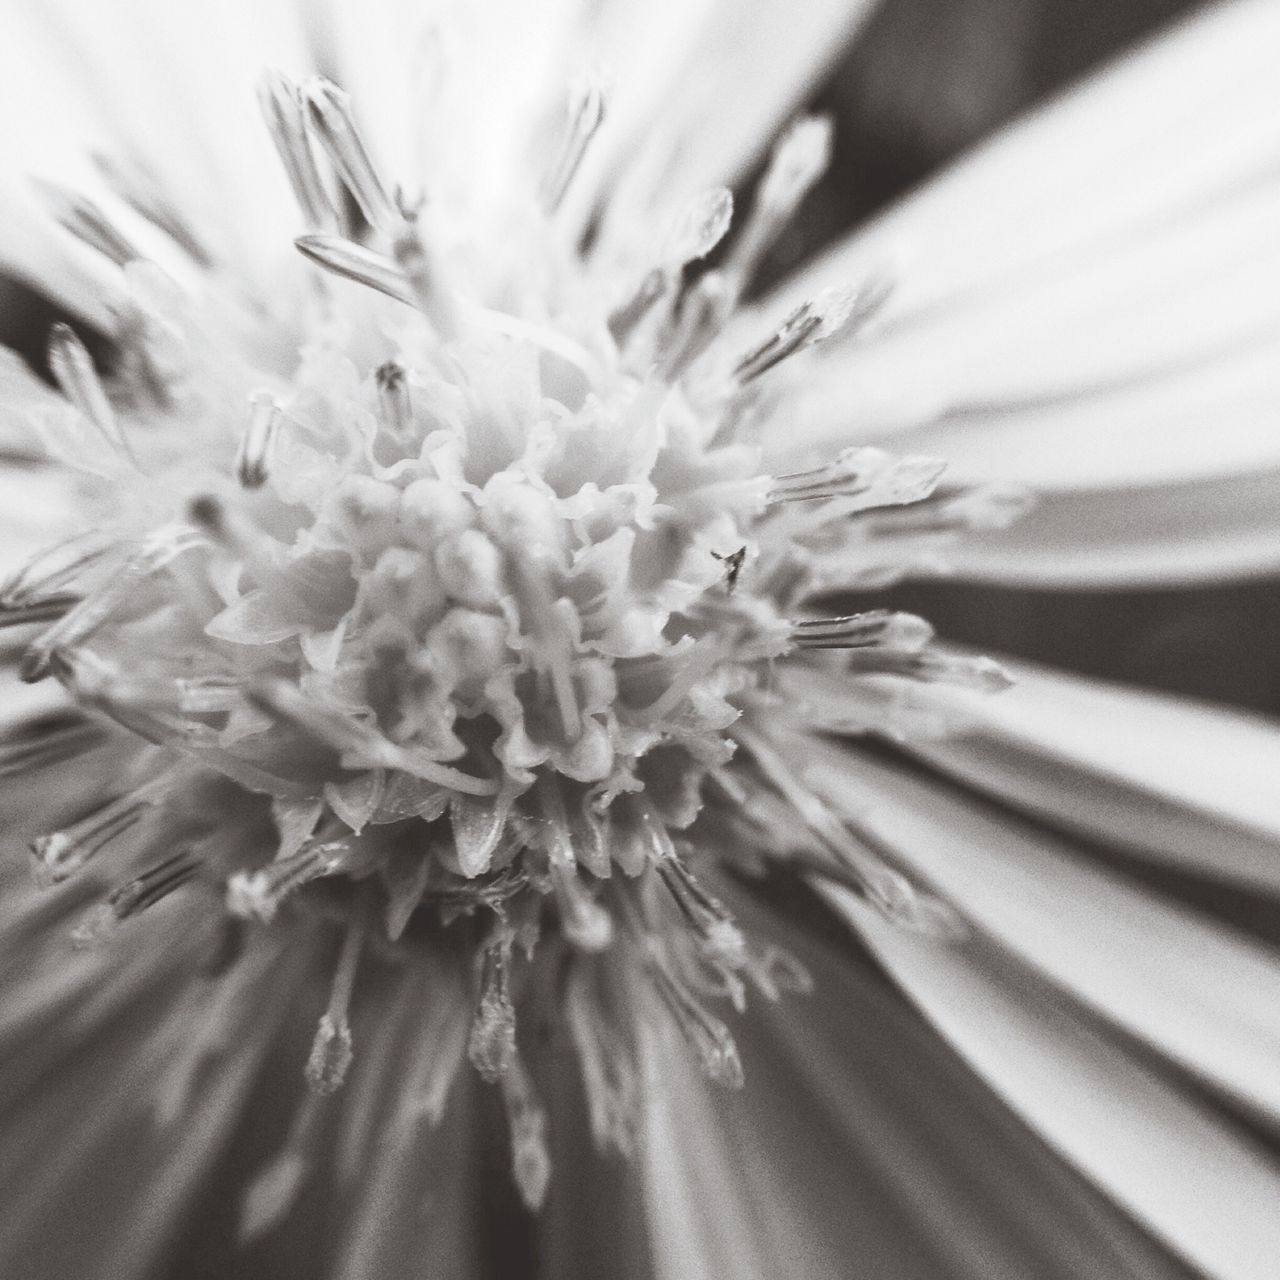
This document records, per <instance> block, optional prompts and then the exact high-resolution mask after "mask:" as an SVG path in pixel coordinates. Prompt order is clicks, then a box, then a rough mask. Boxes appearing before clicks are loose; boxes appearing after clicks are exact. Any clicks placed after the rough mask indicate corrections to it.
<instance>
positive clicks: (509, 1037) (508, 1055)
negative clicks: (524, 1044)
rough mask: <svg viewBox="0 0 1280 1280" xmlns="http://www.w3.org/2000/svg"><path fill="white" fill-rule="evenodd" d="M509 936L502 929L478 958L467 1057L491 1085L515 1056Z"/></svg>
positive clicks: (508, 1067)
mask: <svg viewBox="0 0 1280 1280" xmlns="http://www.w3.org/2000/svg"><path fill="white" fill-rule="evenodd" d="M511 942H512V938H511V933H510V931H509V930H508V929H505V928H503V929H501V930H500V931H499V933H498V936H497V938H496V939H495V940H494V941H493V942H491V943H489V945H488V946H487V947H485V949H484V952H483V954H482V955H481V957H480V999H479V1001H478V1002H477V1004H476V1012H475V1017H474V1019H473V1020H472V1023H471V1034H470V1036H469V1038H468V1040H467V1055H468V1057H470V1059H471V1062H472V1065H473V1066H474V1067H475V1069H476V1070H477V1071H478V1072H479V1073H480V1076H481V1078H482V1079H484V1080H487V1081H488V1082H489V1083H490V1084H492V1083H493V1082H494V1081H496V1080H499V1079H501V1078H502V1076H504V1075H505V1074H506V1073H507V1071H508V1070H509V1069H510V1067H511V1064H512V1062H513V1061H514V1060H515V1056H516V1011H515V1008H514V1006H513V1005H512V1003H511Z"/></svg>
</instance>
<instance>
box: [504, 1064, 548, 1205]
mask: <svg viewBox="0 0 1280 1280" xmlns="http://www.w3.org/2000/svg"><path fill="white" fill-rule="evenodd" d="M501 1086H502V1099H503V1101H504V1102H505V1103H506V1108H507V1123H508V1124H509V1125H510V1128H511V1171H512V1176H513V1177H514V1179H515V1184H516V1189H517V1190H518V1191H519V1192H520V1198H521V1200H523V1201H524V1203H525V1205H526V1207H527V1208H529V1209H530V1210H531V1211H534V1212H536V1211H537V1210H538V1209H540V1208H541V1207H542V1202H543V1200H544V1199H545V1198H546V1194H547V1184H548V1182H550V1180H551V1156H550V1154H549V1153H548V1151H547V1113H546V1109H545V1108H544V1107H543V1106H542V1104H541V1103H540V1102H539V1101H538V1099H537V1096H536V1095H535V1093H534V1090H533V1081H532V1080H530V1078H529V1073H528V1072H527V1071H526V1070H525V1067H524V1064H523V1063H522V1062H521V1061H520V1060H519V1057H516V1058H515V1059H514V1060H513V1062H512V1064H511V1066H510V1068H509V1069H508V1070H507V1071H505V1072H503V1075H502V1079H501Z"/></svg>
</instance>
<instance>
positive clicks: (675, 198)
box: [583, 0, 875, 231]
mask: <svg viewBox="0 0 1280 1280" xmlns="http://www.w3.org/2000/svg"><path fill="white" fill-rule="evenodd" d="M664 7H667V8H670V9H672V10H674V11H679V10H680V9H681V8H687V7H686V6H677V5H669V6H664ZM874 8H875V3H874V0H802V2H801V3H793V4H787V5H780V4H777V3H775V2H774V0H713V2H712V3H703V4H701V5H700V6H698V10H699V14H700V21H698V23H697V25H692V24H690V23H689V15H688V14H687V13H686V14H685V15H683V16H681V17H680V19H679V22H680V23H681V24H684V26H685V35H684V39H683V41H679V40H678V39H677V41H676V42H675V43H674V44H673V43H671V42H669V41H668V38H667V35H668V30H669V29H671V28H667V27H664V26H663V25H662V24H660V23H656V22H654V21H653V20H652V16H651V14H650V13H649V11H648V10H647V9H636V8H635V6H619V12H620V13H621V14H622V16H623V20H622V21H621V22H619V23H617V24H616V26H615V29H614V30H612V31H609V32H607V35H608V41H607V43H606V44H605V45H604V47H603V49H602V52H603V54H604V56H606V57H608V56H609V53H610V52H613V53H614V54H615V56H616V57H617V60H618V71H617V79H618V90H617V95H616V96H617V108H618V110H617V116H618V118H617V121H616V123H615V124H613V125H611V126H610V127H609V130H608V136H607V137H605V136H602V138H601V140H600V144H601V145H600V148H599V152H598V154H597V155H595V156H593V157H592V158H591V160H592V170H591V173H590V174H586V173H584V183H583V186H584V189H586V190H590V189H591V187H592V184H591V177H592V176H595V175H599V177H600V178H603V179H605V180H606V181H607V182H613V181H616V180H618V178H619V175H620V173H621V171H622V170H623V169H624V168H626V167H629V166H632V165H634V170H633V172H632V174H631V176H630V178H629V179H628V178H627V177H625V176H624V177H622V178H621V185H620V188H619V191H618V192H617V194H616V196H615V197H613V200H614V202H615V203H616V206H617V207H616V209H613V210H611V213H618V214H621V215H623V218H624V220H625V221H628V222H629V221H631V219H632V218H633V217H638V216H641V212H642V211H643V212H647V213H648V214H649V215H650V216H652V214H653V212H654V211H655V210H662V211H667V212H669V211H670V210H672V209H673V208H678V207H680V206H681V205H682V204H683V203H684V202H685V201H687V200H688V199H689V198H690V197H691V196H693V195H695V194H696V193H698V192H700V191H702V190H704V189H706V188H707V187H710V186H713V185H715V184H716V183H721V182H725V181H729V180H732V179H734V178H736V177H740V176H741V175H742V173H743V172H744V171H745V170H746V169H747V167H748V166H749V165H750V164H751V162H752V161H753V160H755V159H756V158H757V157H758V156H759V155H760V154H761V152H762V151H763V150H764V148H765V147H766V146H767V145H768V144H769V142H770V141H771V140H772V138H773V136H774V134H775V133H776V131H777V129H778V127H779V126H780V125H781V124H782V123H783V122H784V121H785V119H786V117H787V115H788V113H789V112H791V111H793V110H795V109H796V108H797V107H798V106H799V105H800V104H801V103H802V102H803V101H804V98H805V96H806V95H807V94H808V93H810V92H811V91H812V90H813V89H814V88H816V86H817V84H818V83H819V81H820V79H821V77H822V75H823V74H824V72H825V71H826V70H827V69H828V68H829V67H830V66H831V65H832V63H834V61H835V60H836V58H837V57H838V56H839V54H840V53H841V52H842V51H843V49H844V47H845V45H846V44H847V43H848V41H849V40H850V39H852V38H853V36H854V35H855V33H856V32H857V30H858V28H859V26H860V25H861V23H862V22H863V21H864V20H865V19H866V18H867V17H868V16H869V15H870V13H871V12H872V11H873V10H874ZM628 9H630V10H631V11H632V12H631V13H630V14H628V13H627V10H628ZM646 28H647V31H646ZM655 37H656V39H655ZM586 207H589V202H584V208H586ZM630 229H631V230H633V231H634V227H632V228H630Z"/></svg>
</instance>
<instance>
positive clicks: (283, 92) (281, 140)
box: [258, 71, 337, 230]
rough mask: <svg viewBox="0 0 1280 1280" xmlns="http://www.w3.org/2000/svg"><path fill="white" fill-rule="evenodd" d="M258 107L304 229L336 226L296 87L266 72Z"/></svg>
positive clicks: (279, 73) (259, 90)
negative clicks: (298, 210)
mask: <svg viewBox="0 0 1280 1280" xmlns="http://www.w3.org/2000/svg"><path fill="white" fill-rule="evenodd" d="M258 105H259V106H260V107H261V108H262V115H263V118H264V119H265V120H266V122H267V130H268V132H270V134H271V141H272V142H273V143H274V144H275V148H276V152H277V153H278V155H279V156H280V162H281V164H282V165H283V166H284V171H285V174H286V175H287V177H288V179H289V185H290V186H291V187H292V188H293V194H294V198H295V199H296V200H297V202H298V207H299V208H300V209H301V210H302V216H303V218H304V219H305V221H306V224H307V226H308V227H314V228H316V229H326V230H327V229H329V228H332V227H334V226H336V225H337V215H336V214H335V213H334V210H333V204H332V202H331V201H330V199H329V193H328V191H327V190H326V189H325V185H324V179H323V178H322V177H321V176H320V170H319V168H318V166H317V165H316V157H315V152H314V151H312V149H311V136H310V134H309V133H308V131H307V123H306V115H305V112H304V110H303V105H302V94H301V92H300V91H299V89H298V86H297V85H296V84H294V83H293V81H292V80H290V79H289V78H288V76H286V75H284V74H283V73H282V72H279V71H267V72H266V73H265V74H264V75H263V77H262V80H261V82H260V83H259V85H258Z"/></svg>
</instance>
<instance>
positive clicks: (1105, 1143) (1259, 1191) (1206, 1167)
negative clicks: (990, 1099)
mask: <svg viewBox="0 0 1280 1280" xmlns="http://www.w3.org/2000/svg"><path fill="white" fill-rule="evenodd" d="M832 898H833V900H834V901H835V903H836V905H837V906H838V907H839V908H840V909H841V910H842V911H844V912H845V913H846V914H847V916H848V917H849V918H850V920H851V921H852V922H853V923H854V924H855V925H856V927H857V928H858V931H859V932H860V933H861V934H862V936H863V937H865V938H866V939H867V940H868V942H869V943H870V945H871V947H872V949H873V951H874V952H875V954H876V956H877V957H878V958H879V959H880V960H881V961H882V962H883V963H884V964H885V965H886V967H887V968H888V969H889V971H890V972H891V973H892V974H893V976H894V977H895V979H896V980H897V981H898V982H899V983H900V984H901V985H902V987H903V988H904V990H905V991H906V992H907V993H908V994H909V995H910V996H911V998H912V999H913V1000H914V1001H915V1002H916V1003H917V1004H918V1005H919V1006H920V1008H921V1009H922V1010H923V1011H924V1012H925V1014H926V1015H927V1016H928V1017H929V1019H930V1020H931V1021H932V1022H933V1023H934V1024H935V1025H936V1026H937V1027H938V1028H939V1029H940V1030H941V1031H942V1032H943V1034H944V1035H946V1036H947V1038H948V1039H949V1040H950V1041H951V1042H952V1043H953V1044H954V1045H955V1046H956V1047H957V1049H958V1050H959V1051H960V1053H961V1054H962V1055H963V1056H964V1057H965V1058H966V1059H967V1060H968V1061H969V1062H970V1063H972V1064H973V1066H974V1067H975V1068H976V1069H977V1070H978V1071H979V1072H980V1073H981V1074H982V1075H983V1076H984V1077H985V1078H986V1079H987V1080H988V1081H990V1082H991V1084H992V1085H993V1086H994V1087H995V1088H996V1089H998V1090H999V1092H1000V1095H1001V1096H1002V1097H1003V1098H1004V1099H1005V1100H1006V1101H1007V1102H1008V1103H1009V1105H1010V1106H1011V1107H1012V1108H1013V1109H1014V1110H1015V1111H1016V1112H1017V1113H1018V1114H1019V1115H1021V1116H1022V1117H1023V1118H1024V1119H1025V1120H1026V1121H1027V1122H1028V1123H1029V1124H1031V1125H1032V1126H1033V1127H1034V1128H1035V1129H1036V1130H1037V1132H1039V1133H1040V1134H1042V1135H1043V1136H1044V1138H1045V1140H1046V1141H1048V1142H1049V1143H1050V1144H1051V1145H1052V1146H1054V1147H1055V1148H1056V1149H1057V1150H1059V1151H1061V1152H1062V1153H1063V1154H1064V1155H1065V1156H1066V1157H1067V1158H1068V1159H1069V1160H1071V1161H1072V1162H1073V1163H1074V1164H1075V1165H1076V1166H1077V1167H1078V1168H1080V1169H1081V1170H1082V1171H1083V1172H1084V1173H1086V1174H1087V1175H1088V1176H1089V1177H1090V1178H1091V1179H1093V1181H1094V1182H1095V1183H1096V1184H1097V1185H1098V1186H1100V1187H1102V1188H1105V1189H1106V1190H1107V1191H1108V1192H1109V1193H1110V1194H1111V1195H1112V1196H1114V1197H1115V1198H1116V1200H1117V1201H1118V1202H1120V1203H1121V1204H1123V1205H1125V1206H1126V1207H1127V1208H1129V1209H1130V1211H1131V1212H1133V1213H1134V1214H1135V1215H1136V1216H1137V1217H1138V1218H1139V1219H1140V1220H1143V1221H1145V1222H1147V1223H1148V1224H1149V1225H1150V1226H1151V1228H1152V1230H1153V1231H1154V1232H1156V1233H1157V1234H1158V1235H1159V1236H1161V1237H1163V1238H1164V1239H1165V1240H1167V1241H1168V1242H1169V1244H1170V1245H1171V1246H1172V1247H1173V1248H1174V1249H1176V1250H1177V1251H1178V1252H1180V1253H1181V1254H1182V1255H1183V1256H1184V1257H1185V1258H1187V1260H1188V1261H1189V1262H1191V1263H1193V1264H1194V1265H1195V1267H1196V1268H1197V1269H1198V1270H1199V1271H1202V1272H1203V1274H1205V1275H1207V1276H1212V1277H1214V1280H1267V1277H1269V1276H1270V1274H1271V1272H1272V1270H1273V1269H1274V1263H1273V1260H1274V1258H1275V1257H1276V1256H1277V1252H1278V1251H1280V1238H1278V1236H1277V1230H1278V1226H1277V1219H1276V1215H1275V1203H1276V1197H1277V1195H1280V1168H1277V1165H1276V1162H1275V1160H1274V1159H1273V1158H1272V1157H1271V1156H1269V1155H1268V1154H1266V1153H1265V1151H1264V1150H1263V1149H1262V1148H1260V1147H1259V1146H1258V1145H1256V1144H1255V1143H1254V1142H1253V1141H1251V1140H1250V1138H1249V1137H1248V1136H1247V1135H1245V1134H1242V1133H1240V1132H1239V1131H1238V1130H1237V1129H1236V1128H1235V1127H1234V1126H1233V1125H1232V1124H1231V1123H1230V1122H1229V1121H1227V1120H1225V1119H1224V1118H1223V1117H1221V1116H1220V1115H1218V1114H1216V1113H1215V1112H1214V1111H1213V1110H1212V1109H1210V1108H1207V1107H1205V1106H1204V1104H1203V1103H1202V1102H1200V1101H1199V1100H1198V1099H1197V1098H1196V1097H1195V1096H1194V1095H1192V1094H1189V1093H1187V1092H1186V1091H1185V1090H1184V1089H1181V1088H1179V1087H1178V1086H1177V1085H1175V1084H1173V1083H1170V1082H1169V1081H1167V1080H1165V1079H1162V1077H1161V1076H1160V1074H1159V1073H1158V1072H1157V1071H1153V1070H1152V1069H1151V1068H1150V1067H1149V1066H1148V1065H1146V1064H1145V1063H1143V1062H1142V1061H1141V1060H1140V1059H1138V1058H1136V1057H1135V1056H1133V1055H1132V1054H1131V1053H1129V1052H1127V1051H1126V1048H1125V1047H1124V1045H1123V1044H1122V1043H1119V1042H1117V1041H1116V1040H1115V1039H1114V1037H1113V1036H1111V1035H1110V1034H1108V1033H1107V1032H1106V1031H1105V1030H1103V1029H1099V1028H1097V1027H1095V1026H1092V1025H1090V1023H1089V1021H1088V1020H1087V1019H1086V1018H1083V1017H1082V1016H1081V1014H1080V1012H1079V1010H1078V1009H1076V1008H1074V1007H1073V1006H1072V1005H1071V1004H1070V1003H1069V1002H1064V1001H1063V1000H1062V998H1061V996H1060V995H1058V994H1056V993H1055V992H1054V991H1053V990H1052V988H1050V987H1049V986H1048V985H1047V984H1044V983H1043V982H1041V981H1040V980H1038V979H1037V978H1036V977H1035V976H1033V975H1030V974H1027V973H1022V972H1019V971H1018V970H1017V969H1016V968H1010V966H1009V964H1008V962H1007V961H1003V960H1002V959H1001V958H1000V957H999V955H998V954H993V953H992V952H991V951H990V950H989V949H987V948H981V947H978V948H965V949H955V950H945V949H943V950H939V949H938V948H936V947H933V946H931V945H930V944H929V943H928V942H927V941H921V940H920V939H916V938H911V937H910V936H909V935H907V934H904V933H902V932H901V931H894V930H891V929H886V928H884V927H883V926H882V925H881V924H880V922H878V921H875V920H873V919H871V917H870V916H869V915H868V913H867V912H866V911H864V910H863V909H862V907H861V906H860V905H859V904H858V903H857V902H856V901H855V900H853V899H852V898H851V897H850V896H849V895H848V894H846V893H844V892H843V891H839V890H837V891H834V892H833V894H832ZM1188 1151H1194V1152H1195V1157H1194V1159H1188V1158H1187V1154H1186V1153H1187V1152H1188ZM1084 1274H1088V1272H1085V1273H1084Z"/></svg>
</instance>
